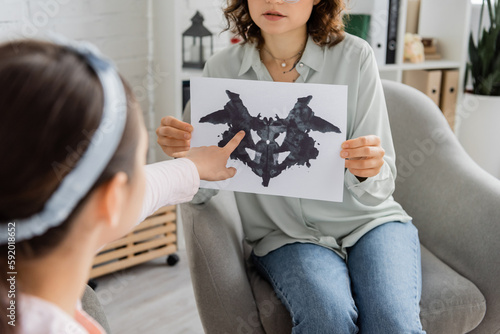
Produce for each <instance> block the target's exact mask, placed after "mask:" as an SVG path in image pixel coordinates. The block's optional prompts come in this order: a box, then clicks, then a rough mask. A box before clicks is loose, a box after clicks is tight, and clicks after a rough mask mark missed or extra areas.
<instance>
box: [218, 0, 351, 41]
mask: <svg viewBox="0 0 500 334" xmlns="http://www.w3.org/2000/svg"><path fill="white" fill-rule="evenodd" d="M227 4H228V5H227V7H226V8H225V9H224V15H225V17H226V19H227V22H228V29H230V30H231V31H232V32H233V33H235V34H238V35H240V36H241V37H242V38H243V41H244V42H245V43H246V42H252V43H256V44H257V45H259V46H260V45H263V44H264V36H265V35H266V34H267V35H274V36H279V35H284V34H287V33H291V32H294V31H297V30H303V31H305V32H307V34H308V35H309V36H311V37H312V38H313V40H314V41H315V42H316V43H317V44H318V45H321V46H333V45H335V44H337V43H339V42H340V41H342V39H343V38H344V24H343V21H342V11H343V10H344V8H345V4H344V0H228V1H227Z"/></svg>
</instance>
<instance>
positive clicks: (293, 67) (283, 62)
mask: <svg viewBox="0 0 500 334" xmlns="http://www.w3.org/2000/svg"><path fill="white" fill-rule="evenodd" d="M263 49H264V51H266V52H267V53H268V54H269V55H270V56H271V57H272V58H273V59H274V60H276V61H277V62H278V63H280V62H281V64H280V65H281V67H282V68H283V69H285V68H286V63H287V61H288V60H290V59H293V58H295V57H298V58H297V60H296V61H295V63H294V64H293V66H292V68H291V69H289V70H288V71H283V74H286V73H289V72H291V71H293V70H294V69H295V67H296V66H297V64H298V63H299V61H300V57H301V56H302V53H303V52H304V49H302V50H300V51H299V52H298V53H297V54H296V55H293V56H291V57H290V58H286V59H281V58H276V57H275V56H273V54H272V53H271V51H269V50H268V49H267V48H265V47H263Z"/></svg>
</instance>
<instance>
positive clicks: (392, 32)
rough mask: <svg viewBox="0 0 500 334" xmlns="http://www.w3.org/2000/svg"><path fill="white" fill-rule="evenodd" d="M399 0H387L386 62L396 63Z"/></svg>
mask: <svg viewBox="0 0 500 334" xmlns="http://www.w3.org/2000/svg"><path fill="white" fill-rule="evenodd" d="M398 13H399V0H389V19H388V27H387V50H386V59H385V63H386V64H395V63H396V50H397V37H398V19H399V15H398Z"/></svg>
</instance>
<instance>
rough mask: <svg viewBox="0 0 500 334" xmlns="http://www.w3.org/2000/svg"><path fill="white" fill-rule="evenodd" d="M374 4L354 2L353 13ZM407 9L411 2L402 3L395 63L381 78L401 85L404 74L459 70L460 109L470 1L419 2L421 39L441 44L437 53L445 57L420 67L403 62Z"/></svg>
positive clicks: (386, 67)
mask: <svg viewBox="0 0 500 334" xmlns="http://www.w3.org/2000/svg"><path fill="white" fill-rule="evenodd" d="M372 1H374V0H353V1H351V5H350V6H351V9H352V10H351V12H352V13H356V12H357V8H365V7H366V6H367V4H368V3H371V2H372ZM387 1H388V0H387ZM407 8H408V0H400V6H399V16H398V37H397V53H396V63H395V64H390V65H382V66H380V67H379V71H380V77H381V78H382V79H388V80H393V81H397V82H402V80H403V73H404V72H405V71H412V70H436V69H443V70H444V69H448V70H458V71H459V83H458V96H457V105H458V104H459V102H460V101H461V99H462V96H463V91H464V77H465V69H466V61H467V44H468V40H469V33H470V29H469V27H470V16H471V3H470V0H420V14H419V20H418V34H419V35H420V36H422V37H432V38H436V39H437V40H438V52H439V53H440V54H441V55H442V59H441V60H432V61H424V62H423V63H419V64H412V63H407V62H404V61H403V53H404V35H405V33H406V15H407Z"/></svg>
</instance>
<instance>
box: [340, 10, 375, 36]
mask: <svg viewBox="0 0 500 334" xmlns="http://www.w3.org/2000/svg"><path fill="white" fill-rule="evenodd" d="M370 19H371V16H370V15H367V14H349V15H346V16H344V24H345V31H346V32H347V33H349V34H351V35H354V36H358V37H359V38H362V39H364V40H365V41H366V40H368V33H369V32H370Z"/></svg>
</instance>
